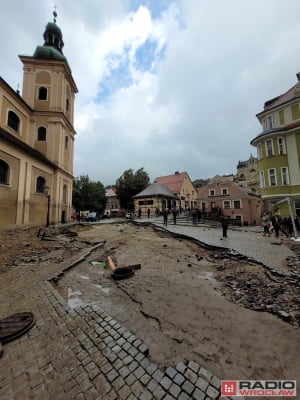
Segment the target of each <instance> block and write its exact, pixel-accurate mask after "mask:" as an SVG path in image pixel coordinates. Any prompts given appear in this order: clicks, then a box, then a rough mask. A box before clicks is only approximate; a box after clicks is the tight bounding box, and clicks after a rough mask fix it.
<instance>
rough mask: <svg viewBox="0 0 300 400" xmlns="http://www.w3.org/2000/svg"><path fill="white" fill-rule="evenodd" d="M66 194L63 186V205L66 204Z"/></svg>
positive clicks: (65, 188)
mask: <svg viewBox="0 0 300 400" xmlns="http://www.w3.org/2000/svg"><path fill="white" fill-rule="evenodd" d="M67 194H68V190H67V185H64V186H63V204H67Z"/></svg>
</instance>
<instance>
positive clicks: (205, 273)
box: [198, 271, 216, 281]
mask: <svg viewBox="0 0 300 400" xmlns="http://www.w3.org/2000/svg"><path fill="white" fill-rule="evenodd" d="M198 278H202V279H206V280H209V281H216V278H215V275H214V273H213V272H210V271H203V272H202V273H201V274H199V275H198Z"/></svg>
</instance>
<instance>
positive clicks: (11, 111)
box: [0, 20, 78, 227]
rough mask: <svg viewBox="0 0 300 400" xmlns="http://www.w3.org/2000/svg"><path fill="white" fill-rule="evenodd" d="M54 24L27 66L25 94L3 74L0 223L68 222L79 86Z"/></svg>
mask: <svg viewBox="0 0 300 400" xmlns="http://www.w3.org/2000/svg"><path fill="white" fill-rule="evenodd" d="M63 46H64V43H63V38H62V33H61V30H60V28H59V27H58V26H57V25H56V22H55V20H54V22H49V23H48V24H47V26H46V29H45V32H44V45H43V46H37V48H36V50H35V52H34V54H33V56H19V57H20V59H21V61H22V63H23V65H24V73H23V89H22V95H20V94H19V93H18V92H15V91H14V90H13V89H12V88H11V87H10V86H9V85H8V84H7V83H6V82H5V81H4V80H3V79H2V78H0V226H1V227H7V226H15V225H43V224H45V223H46V222H47V223H58V222H66V221H69V220H70V219H71V213H72V183H73V153H74V136H75V130H74V127H73V121H74V100H75V93H77V91H78V90H77V87H76V84H75V82H74V79H73V77H72V73H71V69H70V67H69V64H68V62H67V59H66V58H65V56H64V55H63V52H62V49H63Z"/></svg>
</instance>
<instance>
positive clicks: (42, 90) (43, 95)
mask: <svg viewBox="0 0 300 400" xmlns="http://www.w3.org/2000/svg"><path fill="white" fill-rule="evenodd" d="M47 95H48V90H47V88H46V87H45V86H42V87H40V88H39V97H38V99H39V100H47Z"/></svg>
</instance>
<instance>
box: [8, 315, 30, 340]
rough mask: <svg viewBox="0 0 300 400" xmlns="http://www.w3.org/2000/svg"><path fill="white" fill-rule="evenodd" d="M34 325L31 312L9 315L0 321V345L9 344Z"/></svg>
mask: <svg viewBox="0 0 300 400" xmlns="http://www.w3.org/2000/svg"><path fill="white" fill-rule="evenodd" d="M34 323H35V319H34V316H33V314H32V313H31V312H22V313H18V314H13V315H10V316H9V317H6V318H4V319H1V320H0V343H6V342H10V341H11V340H14V339H16V338H17V337H19V336H22V335H23V334H24V333H26V332H27V331H29V329H30V328H32V326H33V325H34Z"/></svg>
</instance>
